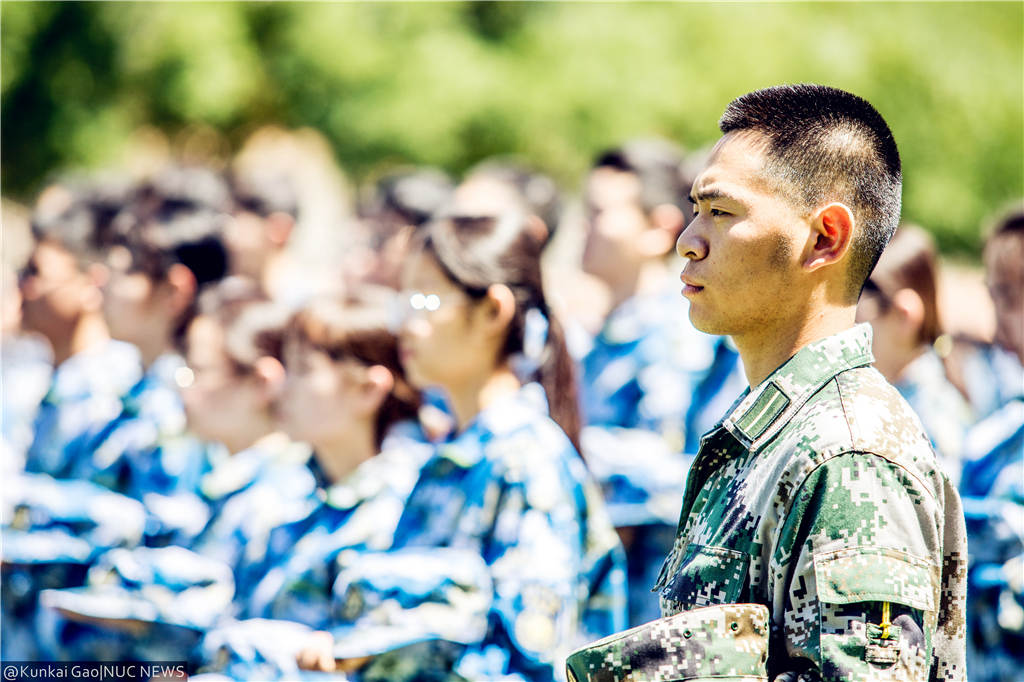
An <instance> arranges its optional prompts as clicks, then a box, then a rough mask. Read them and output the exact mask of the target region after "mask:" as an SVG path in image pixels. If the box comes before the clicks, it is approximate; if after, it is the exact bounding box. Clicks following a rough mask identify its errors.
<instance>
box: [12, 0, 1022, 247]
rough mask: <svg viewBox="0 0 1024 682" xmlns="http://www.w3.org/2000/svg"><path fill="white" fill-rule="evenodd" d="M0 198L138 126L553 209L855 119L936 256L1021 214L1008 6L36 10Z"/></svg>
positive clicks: (21, 51) (17, 41) (25, 38)
mask: <svg viewBox="0 0 1024 682" xmlns="http://www.w3.org/2000/svg"><path fill="white" fill-rule="evenodd" d="M0 33H2V35H0V46H2V65H0V68H2V83H0V86H2V104H0V105H2V116H3V119H2V142H0V143H2V153H3V157H2V183H3V190H4V193H5V194H8V195H13V196H16V197H21V198H26V197H30V196H31V194H32V193H33V192H35V191H36V190H37V189H38V187H39V185H40V183H41V182H42V181H43V180H44V179H45V178H46V177H47V176H48V174H50V173H52V172H55V171H58V170H62V169H65V168H69V167H93V166H98V165H102V164H105V163H110V162H111V160H112V159H116V158H117V154H118V152H119V151H120V150H121V148H122V146H123V145H124V144H125V140H126V139H127V137H128V135H129V133H130V132H131V131H132V130H134V129H136V128H137V127H138V126H140V125H144V124H150V125H156V126H158V127H160V128H161V129H164V130H167V131H169V132H172V133H173V132H174V131H176V130H180V129H182V128H183V127H185V126H188V125H190V124H195V123H201V124H204V125H208V126H211V127H212V128H214V129H216V130H219V131H221V132H222V133H223V134H225V135H226V136H227V139H228V140H230V141H231V142H232V143H233V144H237V143H238V142H240V140H241V139H242V138H243V137H244V135H245V134H246V132H247V131H249V130H251V129H252V128H253V127H254V126H256V125H259V124H263V123H281V124H284V125H287V126H307V125H308V126H313V127H315V128H318V129H320V130H321V131H323V132H324V133H325V134H326V135H327V136H328V138H329V139H330V140H331V142H332V144H333V145H334V147H335V150H336V152H337V154H338V158H339V160H340V162H341V164H342V165H343V166H344V167H345V168H346V170H348V171H349V172H351V173H353V174H354V175H355V176H356V177H360V176H361V175H363V174H365V173H367V172H368V171H370V170H371V169H373V168H375V167H377V166H379V165H380V164H386V163H389V162H415V163H432V164H438V165H441V166H443V167H445V168H447V169H448V170H450V171H453V172H459V171H461V170H463V169H465V168H466V167H467V166H469V165H470V164H472V163H474V162H475V161H477V160H479V159H481V158H483V157H485V156H488V155H491V154H494V153H517V154H521V155H523V156H525V157H527V158H530V159H532V160H534V162H535V163H537V164H538V165H539V166H540V167H542V168H545V169H547V170H548V171H550V172H551V173H553V174H554V175H555V176H556V177H558V178H560V179H561V180H562V181H563V182H565V183H567V185H568V186H569V187H575V186H577V184H578V179H579V176H580V174H581V173H582V172H583V171H584V170H585V168H586V166H587V163H588V161H589V160H590V158H591V157H592V155H593V154H594V153H595V152H596V151H597V150H599V149H601V148H602V147H605V146H607V145H610V144H614V143H616V142H619V141H621V140H622V139H624V138H628V137H634V136H638V135H664V136H668V137H670V138H673V139H675V140H678V141H679V142H681V143H683V144H684V145H685V146H687V147H689V148H694V149H696V148H700V147H703V146H705V145H708V144H710V143H711V142H713V141H714V140H715V139H716V138H717V128H716V126H715V122H716V121H717V118H718V116H719V115H720V114H721V111H722V109H723V108H724V106H725V105H726V104H727V103H728V102H729V100H731V99H732V98H733V97H736V96H738V95H740V94H742V93H744V92H746V91H749V90H752V89H755V88H758V87H764V86H767V85H773V84H776V83H784V82H820V83H826V84H829V85H834V86H837V87H841V88H845V89H848V90H851V91H853V92H856V93H858V94H861V95H863V96H864V97H866V98H867V99H868V100H870V101H871V102H872V103H874V104H875V105H876V106H877V107H878V108H879V109H880V110H881V111H882V113H883V114H884V115H885V116H886V118H887V119H888V120H889V121H890V124H891V125H892V127H893V129H894V133H895V135H896V138H897V141H898V142H899V144H900V148H901V151H902V154H903V159H904V170H905V178H906V183H905V192H904V215H905V217H906V218H908V219H910V220H914V221H917V222H919V223H921V224H923V225H925V226H926V227H928V228H929V229H930V230H931V231H933V232H934V233H935V234H936V236H937V237H938V239H939V243H940V246H942V247H943V248H944V249H945V250H947V251H950V250H952V251H962V252H968V253H977V250H978V247H979V243H980V236H979V223H980V221H981V220H982V218H983V217H984V216H986V215H989V214H991V213H992V212H993V211H994V210H996V209H997V208H998V207H999V206H1000V205H1002V204H1003V203H1004V202H1005V201H1006V200H1008V199H1011V198H1013V197H1015V196H1019V195H1021V194H1024V168H1022V166H1024V141H1022V132H1024V101H1022V99H1024V44H1022V42H1024V40H1022V34H1024V4H1021V3H1019V2H1008V3H935V4H927V3H898V4H897V3H893V4H879V3H865V4H861V3H856V4H854V3H828V4H810V3H797V4H751V5H745V4H712V3H706V4H662V3H627V4H609V3H602V4H582V3H551V4H548V3H506V2H490V3H437V4H433V3H408V4H406V3H397V2H390V3H377V4H373V3H363V4H359V3H338V4H329V3H310V4H303V3H76V2H68V3H39V2H17V3H12V2H5V3H3V4H2V5H0Z"/></svg>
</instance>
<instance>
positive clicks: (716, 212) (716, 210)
mask: <svg viewBox="0 0 1024 682" xmlns="http://www.w3.org/2000/svg"><path fill="white" fill-rule="evenodd" d="M708 213H710V214H711V215H713V216H714V217H716V218H718V217H721V216H726V215H729V212H728V211H723V210H722V209H720V208H713V209H711V210H710V211H708Z"/></svg>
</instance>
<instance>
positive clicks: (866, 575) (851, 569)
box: [814, 547, 939, 611]
mask: <svg viewBox="0 0 1024 682" xmlns="http://www.w3.org/2000/svg"><path fill="white" fill-rule="evenodd" d="M814 578H815V580H816V581H817V583H818V598H819V599H820V600H821V601H823V602H826V603H829V604H852V603H856V602H865V601H883V602H884V601H887V602H894V603H897V604H903V605H905V606H910V607H913V608H915V609H921V610H923V611H934V610H935V608H936V606H935V596H936V594H938V591H939V567H938V566H937V565H935V564H932V563H931V562H929V561H927V560H926V559H922V558H920V557H916V556H914V555H912V554H907V553H906V552H901V551H899V550H895V549H881V548H877V547H853V548H849V549H841V550H837V551H835V552H826V553H823V554H815V555H814Z"/></svg>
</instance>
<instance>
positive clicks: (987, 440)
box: [960, 205, 1024, 682]
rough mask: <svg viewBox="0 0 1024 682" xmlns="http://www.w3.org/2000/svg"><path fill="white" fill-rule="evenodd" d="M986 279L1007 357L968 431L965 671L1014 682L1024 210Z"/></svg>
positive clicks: (1023, 559)
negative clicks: (994, 401)
mask: <svg viewBox="0 0 1024 682" xmlns="http://www.w3.org/2000/svg"><path fill="white" fill-rule="evenodd" d="M984 259H985V277H986V282H987V284H988V288H989V292H990V294H991V296H992V302H993V303H994V304H995V312H996V342H997V344H998V346H999V348H1000V349H1001V351H1003V352H1004V353H1005V355H1004V356H1003V357H1004V359H1012V360H1013V363H1015V364H1016V366H1014V364H1011V363H1004V365H1003V367H1004V369H1003V374H1002V376H1001V377H1000V378H1001V380H1002V381H1001V386H1002V391H1001V400H1000V401H999V403H998V405H997V406H996V408H995V409H994V410H993V411H992V413H991V414H990V415H988V416H987V417H985V418H984V419H982V420H981V421H980V422H978V423H977V424H976V425H974V426H973V427H972V428H971V430H970V431H968V433H967V436H966V439H965V452H964V464H963V472H962V474H961V478H960V492H961V495H962V496H963V501H964V513H965V516H966V518H967V530H968V533H969V535H970V539H971V541H970V543H969V544H968V549H969V551H970V560H969V564H968V590H967V599H968V601H967V604H968V608H967V657H968V658H967V665H968V670H969V672H970V677H971V680H972V681H975V680H980V681H982V682H1004V681H1005V682H1008V681H1009V680H1015V679H1019V678H1020V671H1021V668H1022V667H1024V619H1022V618H1021V614H1022V613H1024V581H1022V576H1024V369H1022V368H1021V367H1022V365H1021V363H1024V205H1018V206H1016V207H1014V208H1013V209H1011V210H1009V211H1007V212H1006V213H1004V214H1003V215H1002V216H1001V217H1000V219H999V220H998V222H997V223H996V225H995V229H994V230H993V231H992V233H991V234H990V236H989V238H988V240H987V242H986V244H985V253H984Z"/></svg>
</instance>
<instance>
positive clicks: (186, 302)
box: [67, 167, 230, 499]
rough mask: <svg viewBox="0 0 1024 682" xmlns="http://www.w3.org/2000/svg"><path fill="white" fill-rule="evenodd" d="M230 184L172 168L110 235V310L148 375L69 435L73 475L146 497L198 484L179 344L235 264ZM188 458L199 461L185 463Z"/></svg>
mask: <svg viewBox="0 0 1024 682" xmlns="http://www.w3.org/2000/svg"><path fill="white" fill-rule="evenodd" d="M229 202H230V197H229V195H228V193H227V185H226V183H225V182H224V180H223V178H221V177H220V176H219V175H218V174H217V173H215V172H213V171H211V170H208V169H205V168H201V167H169V168H166V169H164V170H162V171H160V172H159V173H157V174H156V175H154V176H153V177H152V178H151V179H149V180H148V181H146V182H144V183H143V184H142V185H141V186H140V187H139V189H138V191H137V193H136V196H135V197H134V199H133V201H132V202H131V203H130V204H129V205H127V206H126V207H125V208H124V209H123V210H122V211H121V212H120V213H119V214H118V216H117V217H116V218H115V220H114V222H113V226H112V234H111V235H110V236H109V237H107V248H106V249H105V250H104V254H105V259H104V261H103V262H102V263H101V264H100V268H101V269H102V272H103V279H104V280H105V281H104V284H103V288H102V291H103V312H104V316H105V318H106V321H107V324H108V326H109V328H110V333H111V335H112V336H113V337H114V338H115V339H117V340H119V341H122V342H125V343H129V344H131V345H132V346H133V347H135V348H137V349H138V352H139V355H140V360H141V366H142V367H141V369H142V372H143V374H142V376H141V378H140V379H138V380H137V381H136V382H135V383H134V385H132V386H131V388H130V390H128V391H127V392H126V393H125V394H124V396H123V397H122V400H121V409H120V411H119V414H117V415H115V416H114V418H112V419H109V420H108V421H106V422H105V423H104V422H96V423H94V424H93V425H91V427H90V428H89V429H87V430H86V431H84V432H83V433H82V434H81V435H80V436H79V437H77V438H76V439H75V440H74V441H72V442H71V443H69V444H68V446H67V447H68V450H69V458H70V459H71V460H72V461H73V465H72V470H71V474H70V475H72V476H75V477H78V478H89V479H91V480H94V481H97V482H99V483H101V484H102V485H106V486H107V487H109V488H111V489H113V490H117V491H120V492H125V493H127V494H130V495H132V496H133V497H136V498H138V499H143V496H144V495H146V494H148V493H159V494H167V493H170V492H173V491H174V490H176V489H179V488H189V487H194V486H195V476H197V475H198V473H199V470H198V469H196V468H195V466H194V465H196V464H197V463H198V462H199V461H200V460H198V459H197V458H196V457H195V456H194V453H193V454H192V455H189V456H187V457H186V455H184V454H182V450H183V449H184V450H194V448H192V445H191V444H190V443H189V441H188V440H184V439H183V436H184V432H185V414H184V410H183V406H182V404H181V399H180V397H179V394H178V381H179V380H180V378H181V376H182V371H183V366H184V361H183V359H182V358H181V356H180V354H179V353H178V350H177V347H178V345H179V344H180V342H181V339H182V337H183V335H184V333H185V330H186V329H187V328H188V325H189V323H190V322H191V320H192V318H193V317H194V316H195V313H196V309H197V304H198V303H197V302H198V299H199V296H200V294H201V293H202V292H203V290H204V289H205V288H206V287H208V286H210V285H211V284H213V283H215V282H217V281H219V280H220V279H221V278H223V277H224V275H225V274H226V272H227V254H226V251H225V248H224V244H223V239H222V229H223V225H224V222H225V219H226V214H225V213H224V209H225V207H226V206H229V205H230V204H229ZM183 459H185V460H187V461H188V462H190V464H189V465H187V466H186V465H185V464H183V463H182V460H183Z"/></svg>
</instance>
